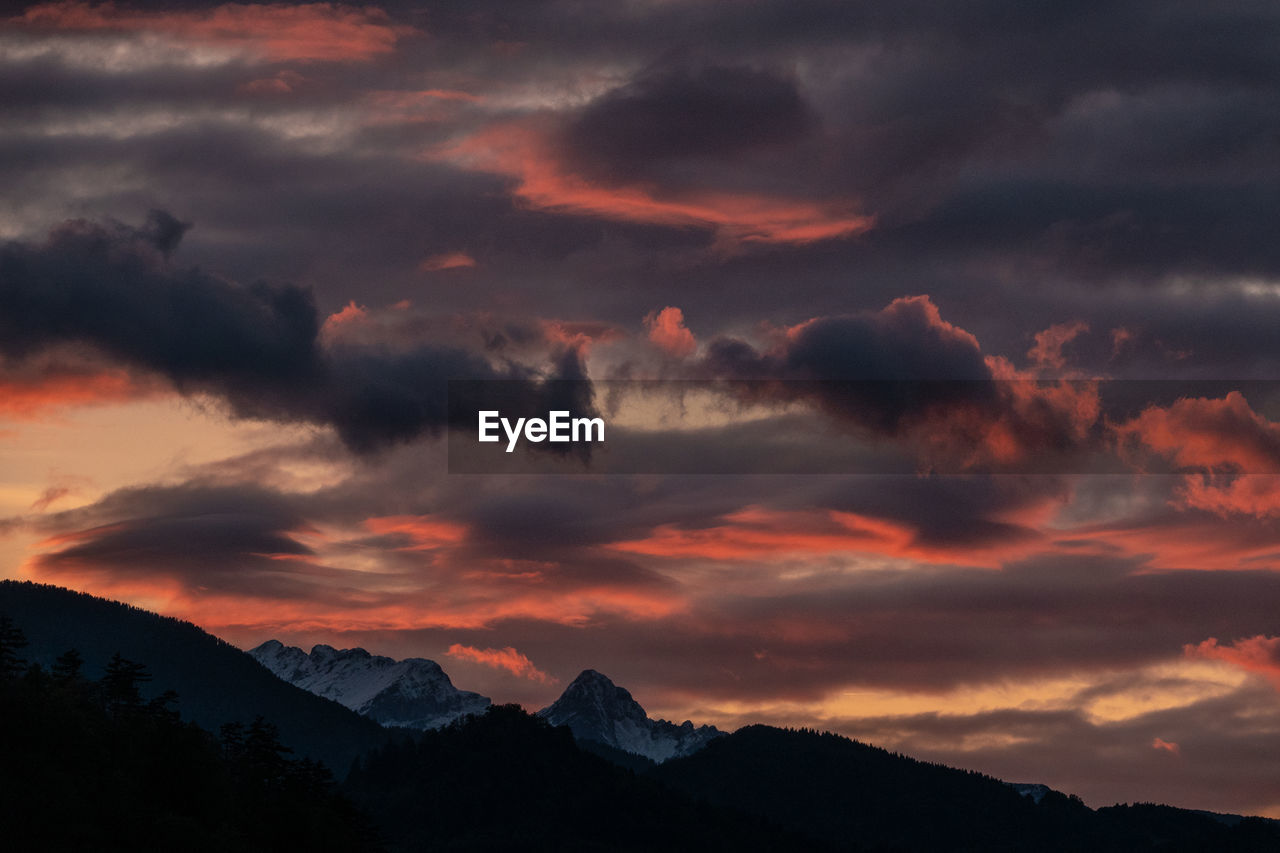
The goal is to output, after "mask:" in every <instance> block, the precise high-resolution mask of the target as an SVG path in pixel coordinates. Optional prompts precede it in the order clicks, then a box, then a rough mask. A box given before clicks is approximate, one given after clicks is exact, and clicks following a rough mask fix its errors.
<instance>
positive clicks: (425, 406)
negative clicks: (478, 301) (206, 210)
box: [0, 211, 590, 451]
mask: <svg viewBox="0 0 1280 853" xmlns="http://www.w3.org/2000/svg"><path fill="white" fill-rule="evenodd" d="M187 227H189V226H187V225H186V224H184V223H181V222H179V221H178V220H177V219H175V218H174V217H173V216H171V215H170V214H168V213H164V212H162V211H156V212H153V213H152V215H151V217H150V218H149V220H148V223H147V225H146V226H144V227H143V228H141V229H136V228H131V227H129V226H125V225H114V226H111V227H107V226H100V225H95V224H91V223H87V222H83V221H80V222H69V223H67V224H65V225H63V226H62V227H60V228H59V229H57V230H56V231H55V232H54V233H53V234H52V235H51V237H50V239H49V241H48V242H47V243H46V244H44V245H42V246H31V245H28V244H24V243H15V242H10V243H8V244H5V245H4V246H3V247H0V353H3V354H4V355H5V356H6V357H7V358H10V359H13V360H15V361H21V360H23V359H25V358H30V357H33V356H38V355H40V354H41V353H42V352H44V351H46V350H47V349H49V348H51V347H56V346H68V345H84V346H88V347H90V348H92V349H93V350H96V351H98V352H101V353H103V354H105V355H106V356H107V357H108V358H110V359H112V360H115V361H117V362H120V363H122V364H124V365H127V366H129V367H132V368H138V369H142V370H144V371H148V372H154V373H158V374H160V375H162V376H164V377H166V378H167V379H169V380H170V381H171V382H173V384H174V385H175V387H176V388H177V389H178V390H179V391H181V392H183V393H194V392H210V393H213V394H215V395H218V396H220V397H222V398H223V399H225V400H226V401H227V403H228V404H229V405H230V407H231V409H232V410H233V412H234V413H235V414H237V415H239V416H243V417H254V418H265V419H270V420H281V421H305V422H310V423H316V424H320V425H330V426H333V427H334V428H335V429H336V430H337V431H338V434H339V435H340V436H341V437H342V439H343V441H344V442H345V443H346V444H347V445H348V446H350V447H351V448H352V449H355V450H358V451H371V450H375V449H377V448H379V447H382V446H385V445H387V444H390V443H394V442H397V441H407V440H411V439H413V438H416V437H418V436H420V435H422V434H424V433H438V432H439V431H440V430H441V429H442V428H443V427H444V426H445V424H446V422H447V419H448V410H447V404H446V403H447V401H446V390H447V381H448V380H449V379H497V378H505V379H510V380H513V384H514V385H518V386H519V388H521V389H522V393H523V394H525V395H526V396H529V397H536V396H538V395H539V394H540V393H541V391H540V388H539V386H536V385H533V384H525V383H524V382H523V380H528V379H531V378H532V373H531V371H529V370H527V369H523V368H519V367H517V366H515V365H509V366H508V367H507V368H505V369H504V370H502V371H499V370H496V369H494V368H493V367H491V366H490V365H489V364H488V362H486V361H484V360H483V359H481V358H479V357H478V356H476V355H473V354H471V353H469V352H467V351H464V350H460V349H452V348H445V347H432V346H421V345H419V346H417V347H415V348H412V349H409V350H405V351H396V350H391V349H388V348H369V347H360V346H347V345H343V344H341V343H338V344H334V345H333V346H331V347H326V346H324V345H323V344H322V342H321V339H320V323H319V319H318V316H317V312H316V308H315V305H314V302H313V299H312V295H311V293H310V291H308V290H306V289H303V288H300V287H297V286H294V285H289V284H272V283H267V282H256V283H254V284H252V285H249V286H247V287H244V286H240V285H238V284H234V283H231V282H227V281H224V280H222V279H219V278H217V277H215V276H213V275H211V274H209V273H205V272H203V271H201V270H199V269H180V268H176V267H173V266H170V265H169V264H168V263H167V262H165V260H164V257H165V256H166V255H167V254H168V252H169V251H171V250H172V249H173V248H174V247H175V246H176V245H177V242H178V240H179V239H180V238H181V235H182V233H183V232H184V231H185V230H186V228H187ZM555 370H556V371H558V374H559V375H560V376H562V378H566V379H581V378H582V377H583V373H582V368H581V366H580V364H579V363H578V355H577V353H576V351H573V350H565V351H564V352H562V353H561V354H560V356H559V361H558V364H556V365H555ZM517 380H520V381H517ZM548 387H550V386H548ZM574 387H576V388H581V389H584V392H585V393H588V394H589V386H588V385H587V384H586V383H576V384H575V385H574ZM548 393H549V394H551V393H552V392H550V391H549V392H548ZM572 402H574V403H576V404H577V406H576V408H577V409H579V410H582V411H588V410H589V409H590V400H589V399H578V400H574V401H572Z"/></svg>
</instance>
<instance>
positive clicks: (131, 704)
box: [102, 652, 151, 711]
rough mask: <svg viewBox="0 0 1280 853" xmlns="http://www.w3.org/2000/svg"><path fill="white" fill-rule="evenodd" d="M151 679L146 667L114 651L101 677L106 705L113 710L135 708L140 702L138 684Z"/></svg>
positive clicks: (140, 696) (140, 694)
mask: <svg viewBox="0 0 1280 853" xmlns="http://www.w3.org/2000/svg"><path fill="white" fill-rule="evenodd" d="M150 680H151V675H150V673H148V672H147V668H146V667H145V666H143V665H142V664H140V663H135V662H133V661H131V660H129V659H128V658H126V657H124V656H122V655H121V654H120V653H119V652H116V653H115V654H114V655H112V656H111V662H110V663H108V664H107V670H106V673H105V674H104V675H103V677H102V690H103V694H104V698H105V699H106V702H107V706H108V707H109V708H111V709H113V710H117V711H118V710H120V709H121V708H137V707H138V706H139V705H141V704H142V692H141V690H139V685H140V684H143V683H145V682H148V681H150Z"/></svg>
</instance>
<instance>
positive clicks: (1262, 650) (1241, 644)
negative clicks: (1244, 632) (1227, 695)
mask: <svg viewBox="0 0 1280 853" xmlns="http://www.w3.org/2000/svg"><path fill="white" fill-rule="evenodd" d="M1184 651H1185V653H1186V654H1187V656H1189V657H1196V658H1209V659H1211V660H1222V661H1226V662H1227V663H1230V664H1234V665H1236V666H1238V667H1241V668H1242V669H1245V670H1248V671H1249V672H1256V673H1258V674H1259V675H1262V676H1263V677H1265V678H1266V679H1267V680H1269V681H1270V682H1271V683H1272V684H1274V685H1276V689H1277V690H1280V637H1268V636H1263V635H1262V634H1259V635H1258V636H1256V637H1247V638H1243V639H1240V640H1236V641H1235V642H1233V643H1219V642H1218V640H1217V638H1215V637H1210V638H1209V639H1207V640H1205V641H1204V642H1202V643H1199V644H1197V645H1188V646H1187V647H1186V648H1185V649H1184Z"/></svg>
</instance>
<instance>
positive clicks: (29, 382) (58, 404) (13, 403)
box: [0, 370, 162, 420]
mask: <svg viewBox="0 0 1280 853" xmlns="http://www.w3.org/2000/svg"><path fill="white" fill-rule="evenodd" d="M160 393H162V391H161V388H160V387H159V385H157V384H156V383H154V382H150V381H147V380H144V379H138V378H135V377H133V376H130V375H129V374H128V373H127V372H126V371H124V370H103V371H100V372H97V373H67V374H63V375H59V374H56V373H54V374H43V375H32V376H22V375H18V376H7V377H5V376H0V418H7V419H10V420H32V419H35V418H39V417H41V416H43V415H44V414H45V413H47V412H48V411H50V410H56V409H64V408H71V407H75V406H104V405H110V404H113V403H126V402H129V401H131V400H139V399H144V398H147V397H152V396H156V395H158V394H160Z"/></svg>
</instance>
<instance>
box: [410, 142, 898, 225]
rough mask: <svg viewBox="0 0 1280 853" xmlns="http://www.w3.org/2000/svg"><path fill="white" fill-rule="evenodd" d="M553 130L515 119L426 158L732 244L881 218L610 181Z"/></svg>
mask: <svg viewBox="0 0 1280 853" xmlns="http://www.w3.org/2000/svg"><path fill="white" fill-rule="evenodd" d="M548 135H549V134H548V133H546V132H545V131H544V130H542V129H540V128H538V127H536V126H535V125H534V124H532V123H530V122H509V123H505V124H500V125H494V126H491V127H489V128H487V129H485V130H482V131H479V132H478V133H475V134H473V135H471V136H468V137H467V138H465V139H463V140H462V141H460V142H457V143H454V144H452V145H449V146H446V147H442V148H439V149H436V150H434V151H431V152H428V153H427V154H426V155H425V156H426V157H427V159H431V160H443V161H448V162H451V163H455V164H457V165H460V166H462V167H463V168H468V169H472V170H475V171H481V172H491V173H495V174H500V175H509V176H511V177H512V178H514V179H515V181H516V185H515V188H514V190H513V191H514V193H515V195H516V196H517V197H519V198H520V199H522V200H523V201H524V202H526V203H527V204H529V205H531V206H533V207H536V208H541V209H544V210H552V211H561V212H565V213H578V214H588V215H591V216H600V217H604V218H606V219H617V220H622V221H628V222H646V223H656V224H660V225H673V226H694V227H702V228H711V229H714V230H715V231H716V232H717V233H718V234H719V235H720V236H721V238H722V240H725V241H728V242H730V243H750V242H756V243H794V244H804V243H814V242H817V241H820V240H829V239H833V238H837V237H847V236H850V235H852V234H860V233H862V232H864V231H867V230H868V229H870V228H871V227H872V226H873V225H874V224H875V219H874V217H870V216H857V215H853V214H850V213H848V212H847V211H846V210H841V207H842V206H840V205H830V204H819V203H816V202H811V201H806V200H798V199H786V198H779V197H776V196H765V195H757V194H746V193H729V192H718V191H713V190H694V191H689V192H682V193H669V194H660V193H658V191H656V190H655V189H653V188H650V187H645V186H640V185H626V186H604V185H601V184H598V183H593V182H592V181H589V180H587V179H586V178H583V177H581V176H579V175H575V174H573V173H572V172H571V171H570V170H569V169H568V168H566V166H565V165H564V164H563V163H561V162H560V159H559V158H558V157H557V156H556V154H555V152H554V151H553V150H552V146H551V145H550V144H549V142H548V141H547V137H548ZM843 207H845V208H847V207H848V205H847V204H846V205H843Z"/></svg>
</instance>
